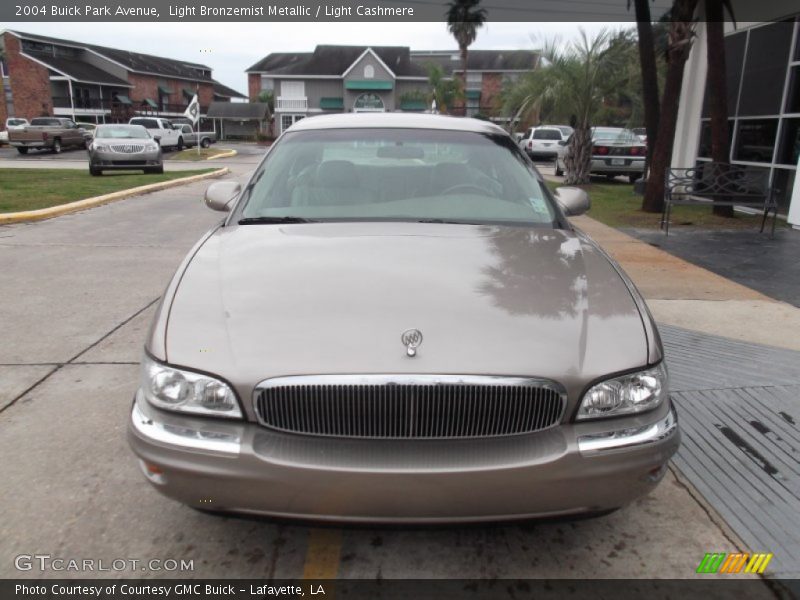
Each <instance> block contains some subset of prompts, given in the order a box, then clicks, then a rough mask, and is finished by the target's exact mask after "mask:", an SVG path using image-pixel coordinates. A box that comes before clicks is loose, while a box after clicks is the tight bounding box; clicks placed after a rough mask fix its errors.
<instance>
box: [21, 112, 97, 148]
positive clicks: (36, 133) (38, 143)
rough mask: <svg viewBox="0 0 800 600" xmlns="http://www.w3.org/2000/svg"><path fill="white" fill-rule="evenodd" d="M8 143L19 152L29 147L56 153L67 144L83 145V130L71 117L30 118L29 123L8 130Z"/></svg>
mask: <svg viewBox="0 0 800 600" xmlns="http://www.w3.org/2000/svg"><path fill="white" fill-rule="evenodd" d="M8 143H9V145H10V146H14V147H15V148H16V149H17V152H19V153H20V154H27V153H28V150H30V149H31V148H35V149H42V148H46V149H50V150H51V151H52V152H54V153H56V154H58V153H59V152H61V149H62V148H67V147H68V146H78V147H81V148H83V147H84V146H85V141H84V138H83V130H82V129H80V128H79V127H78V126H77V125H76V124H75V122H74V121H73V120H72V119H64V118H61V117H36V118H35V119H31V124H30V125H26V126H25V127H22V128H21V129H12V130H11V131H9V132H8Z"/></svg>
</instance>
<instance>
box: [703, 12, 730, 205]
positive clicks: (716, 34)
mask: <svg viewBox="0 0 800 600" xmlns="http://www.w3.org/2000/svg"><path fill="white" fill-rule="evenodd" d="M723 6H724V7H725V8H727V9H728V12H729V13H730V12H731V7H730V3H729V2H728V0H705V9H706V33H707V36H706V53H707V55H708V88H707V90H708V92H707V93H708V109H709V114H710V116H711V160H713V161H714V162H715V163H720V164H722V165H725V164H727V163H728V162H729V161H730V135H729V133H728V93H727V89H728V86H727V81H726V73H725V36H724V31H723ZM712 210H713V212H714V214H715V215H719V216H721V217H733V206H720V205H715V206H714V207H713V209H712Z"/></svg>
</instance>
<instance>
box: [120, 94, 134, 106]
mask: <svg viewBox="0 0 800 600" xmlns="http://www.w3.org/2000/svg"><path fill="white" fill-rule="evenodd" d="M116 98H117V102H119V103H120V104H133V102H131V99H130V98H128V97H127V96H123V95H122V94H117V96H116Z"/></svg>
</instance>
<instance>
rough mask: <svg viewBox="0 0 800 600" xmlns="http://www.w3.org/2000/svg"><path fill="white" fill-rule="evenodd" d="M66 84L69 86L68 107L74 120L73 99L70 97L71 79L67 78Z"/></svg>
mask: <svg viewBox="0 0 800 600" xmlns="http://www.w3.org/2000/svg"><path fill="white" fill-rule="evenodd" d="M67 85H68V86H69V107H70V109H71V110H72V120H73V121H75V120H76V119H75V100H73V97H72V79H67Z"/></svg>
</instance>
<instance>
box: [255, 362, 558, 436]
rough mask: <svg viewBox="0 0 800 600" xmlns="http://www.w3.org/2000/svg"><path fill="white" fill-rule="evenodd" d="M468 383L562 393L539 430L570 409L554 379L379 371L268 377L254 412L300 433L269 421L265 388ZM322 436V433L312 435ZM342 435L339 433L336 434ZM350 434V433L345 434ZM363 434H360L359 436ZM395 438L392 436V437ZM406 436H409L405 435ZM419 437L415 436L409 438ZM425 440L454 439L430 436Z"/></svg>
mask: <svg viewBox="0 0 800 600" xmlns="http://www.w3.org/2000/svg"><path fill="white" fill-rule="evenodd" d="M437 384H439V385H465V386H481V385H483V386H487V387H495V388H497V387H504V386H509V387H511V386H516V387H521V386H527V387H533V388H538V389H547V390H550V391H552V392H554V393H556V394H558V396H559V398H560V400H561V407H560V411H559V414H558V417H557V418H556V419H555V421H554V423H553V424H552V425H550V426H548V427H542V428H541V429H537V430H536V431H537V432H539V431H546V430H548V429H551V428H553V427H558V426H559V425H561V421H562V419H563V418H564V413H565V411H566V408H567V392H566V389H565V388H564V387H563V386H562V385H561V384H560V383H558V382H555V381H553V380H551V379H543V378H539V377H520V376H505V375H454V374H413V373H378V374H346V375H291V376H285V377H273V378H270V379H265V380H263V381H261V382H260V383H258V384H257V385H256V387H255V388H254V389H253V394H252V402H253V413H254V414H255V416H256V419H257V420H258V423H259V424H260V425H262V426H263V427H267V428H269V429H273V430H275V431H283V432H288V433H297V432H295V431H293V430H284V429H280V428H277V427H275V426H274V425H273V424H271V423H268V422H267V421H266V420H265V419H264V418H263V416H262V415H261V411H260V410H259V407H258V400H259V396H260V393H261V391H262V390H265V389H270V388H287V387H288V388H294V387H299V386H315V385H352V386H393V385H400V386H402V385H429V386H430V385H437ZM309 435H319V434H309ZM504 435H520V434H516V433H511V434H499V435H495V436H491V437H503V436H504ZM334 437H338V436H334ZM345 437H347V436H345ZM358 437H360V436H358ZM390 437H391V436H390ZM469 437H470V436H459V437H457V438H453V439H468V438H469ZM361 439H387V438H383V437H379V438H368V437H367V438H361ZM403 439H406V438H403ZM407 439H415V438H407ZM425 439H450V438H449V437H448V438H437V437H429V438H425Z"/></svg>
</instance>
